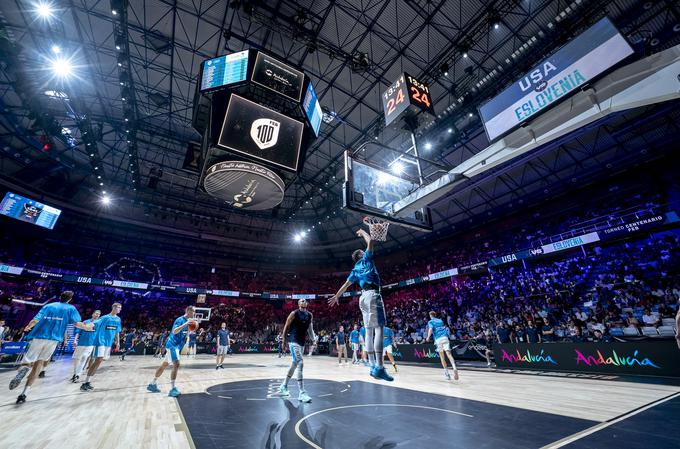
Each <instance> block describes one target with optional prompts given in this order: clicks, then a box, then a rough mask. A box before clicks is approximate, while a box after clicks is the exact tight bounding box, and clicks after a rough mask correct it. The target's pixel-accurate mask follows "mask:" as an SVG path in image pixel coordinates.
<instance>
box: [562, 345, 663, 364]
mask: <svg viewBox="0 0 680 449" xmlns="http://www.w3.org/2000/svg"><path fill="white" fill-rule="evenodd" d="M574 351H576V364H577V365H578V364H579V363H585V364H586V365H588V366H600V365H613V366H624V367H627V366H634V365H637V366H651V367H652V368H657V369H660V368H661V367H660V366H658V365H656V364H655V363H654V362H652V361H651V360H650V359H648V358H647V357H644V358H643V359H642V360H640V359H639V358H638V353H639V351H638V350H637V349H636V350H635V352H633V356H632V357H626V356H619V355H618V354H617V353H616V351H613V350H612V355H611V356H610V357H606V358H605V357H604V356H603V355H602V353H601V352H600V351H599V350H598V351H597V355H584V354H583V353H582V352H581V351H579V350H578V349H574Z"/></svg>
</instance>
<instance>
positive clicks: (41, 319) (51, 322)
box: [9, 291, 94, 404]
mask: <svg viewBox="0 0 680 449" xmlns="http://www.w3.org/2000/svg"><path fill="white" fill-rule="evenodd" d="M71 299H73V292H72V291H65V292H63V293H62V294H61V295H59V302H53V303H50V304H47V305H45V306H43V307H42V309H40V311H39V312H38V314H37V315H36V316H34V317H33V319H32V320H31V322H30V323H28V325H27V326H26V328H25V329H24V331H25V332H30V333H29V334H28V335H27V336H26V340H29V341H30V344H29V345H28V351H26V354H24V359H23V361H22V365H21V367H20V368H19V369H18V371H17V374H16V376H14V378H13V379H12V380H11V381H10V383H9V389H10V390H14V389H15V388H17V387H18V386H19V385H20V384H21V381H22V380H23V379H24V377H25V376H26V374H28V372H29V370H30V374H29V375H28V379H27V380H26V385H25V386H24V389H23V391H22V392H21V394H20V395H19V396H18V397H17V401H16V403H17V404H23V403H24V402H26V396H28V393H29V392H30V390H31V386H32V385H33V382H34V381H35V378H36V377H38V373H39V372H40V371H41V369H42V367H43V365H44V364H45V363H46V362H48V361H49V360H50V357H52V353H53V352H54V350H55V349H56V348H57V345H58V344H59V343H60V342H61V341H63V339H64V333H65V332H66V326H67V325H69V324H73V325H74V326H75V327H76V328H78V329H83V330H87V331H91V330H92V329H93V328H94V325H93V324H91V323H90V324H84V323H83V322H82V321H81V318H80V314H79V313H78V311H77V310H76V308H75V307H73V306H72V305H70V304H68V303H69V302H71Z"/></svg>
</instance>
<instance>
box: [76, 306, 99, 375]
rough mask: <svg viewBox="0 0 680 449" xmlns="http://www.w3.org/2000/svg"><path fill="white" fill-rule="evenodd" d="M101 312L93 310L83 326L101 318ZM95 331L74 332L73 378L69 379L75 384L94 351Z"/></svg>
mask: <svg viewBox="0 0 680 449" xmlns="http://www.w3.org/2000/svg"><path fill="white" fill-rule="evenodd" d="M101 314H102V313H101V311H99V310H95V311H94V312H93V313H92V318H91V319H89V320H85V321H84V324H90V323H94V322H95V321H97V320H98V319H99V317H100V316H101ZM96 331H97V327H96V324H95V328H94V329H92V330H91V331H84V330H82V329H76V330H75V337H76V339H75V341H74V343H73V345H74V346H75V348H76V349H75V350H74V351H73V376H72V377H71V382H73V383H76V382H78V380H79V379H80V375H81V374H82V373H83V369H84V368H85V364H86V363H87V359H89V358H90V356H91V355H92V352H93V351H94V335H95V333H96Z"/></svg>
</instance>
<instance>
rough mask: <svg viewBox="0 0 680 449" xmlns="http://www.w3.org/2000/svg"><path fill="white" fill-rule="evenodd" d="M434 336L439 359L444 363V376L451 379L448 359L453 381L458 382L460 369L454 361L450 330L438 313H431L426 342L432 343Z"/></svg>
mask: <svg viewBox="0 0 680 449" xmlns="http://www.w3.org/2000/svg"><path fill="white" fill-rule="evenodd" d="M432 334H434V344H435V346H436V347H437V352H438V353H439V358H440V359H441V361H442V366H443V367H444V376H445V377H446V378H447V379H449V380H450V379H451V375H450V374H449V369H448V367H447V366H446V358H444V354H445V353H446V357H448V358H449V361H451V366H452V367H453V380H458V368H456V362H455V361H454V360H453V355H452V354H451V344H450V343H449V328H448V327H446V325H445V324H444V321H442V320H441V319H440V318H439V314H438V313H437V312H434V311H432V312H430V321H429V322H428V323H427V338H426V339H425V341H426V342H427V341H430V337H432Z"/></svg>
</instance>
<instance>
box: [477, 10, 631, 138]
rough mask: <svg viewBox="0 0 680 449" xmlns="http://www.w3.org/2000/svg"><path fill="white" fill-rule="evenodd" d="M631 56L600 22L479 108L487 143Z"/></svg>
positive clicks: (612, 29) (607, 23)
mask: <svg viewBox="0 0 680 449" xmlns="http://www.w3.org/2000/svg"><path fill="white" fill-rule="evenodd" d="M631 54H633V49H632V48H631V46H630V45H629V44H628V42H627V41H626V39H625V38H624V37H623V36H622V35H621V34H620V33H619V32H618V30H617V29H616V27H615V26H614V25H613V24H612V23H611V22H610V21H609V19H607V18H606V17H605V18H604V19H602V20H600V21H599V22H597V23H596V24H595V25H593V26H592V27H590V28H589V29H588V30H586V31H585V32H583V33H582V34H581V35H580V36H578V37H577V38H575V39H574V40H572V41H571V42H569V43H568V44H567V45H565V46H564V47H562V48H561V49H560V50H558V51H557V52H556V53H555V54H553V55H552V56H550V57H549V58H547V59H546V60H544V61H542V62H541V63H540V64H539V65H538V66H536V67H534V68H533V69H532V70H531V71H530V72H529V73H527V74H526V75H525V76H523V77H522V78H520V79H519V80H518V81H517V82H515V83H514V84H513V85H512V86H510V87H508V88H507V89H505V90H504V91H503V92H501V93H500V94H499V95H497V96H496V97H494V98H493V99H491V100H490V101H489V102H487V103H485V104H483V105H482V106H481V107H480V108H479V115H480V117H481V118H482V121H483V122H484V129H485V130H486V133H487V136H488V137H489V140H490V141H492V140H494V139H496V138H498V137H500V136H502V135H504V134H506V133H507V132H509V131H510V130H512V129H514V128H516V127H517V126H519V125H521V124H522V123H524V122H526V121H528V120H530V119H532V118H533V117H535V116H536V115H537V114H539V113H541V112H543V111H545V110H548V109H549V108H550V107H552V106H554V105H556V104H558V103H559V102H560V101H562V100H564V99H565V98H567V97H568V96H569V95H571V94H572V93H574V92H576V91H578V90H579V89H580V88H581V87H583V86H584V85H585V84H586V83H588V82H589V81H591V80H593V79H594V78H596V77H598V76H599V75H602V74H603V73H604V72H606V71H607V70H608V69H610V68H611V67H613V66H614V65H616V64H617V63H619V62H621V61H622V60H624V59H625V58H627V57H628V56H630V55H631Z"/></svg>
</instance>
